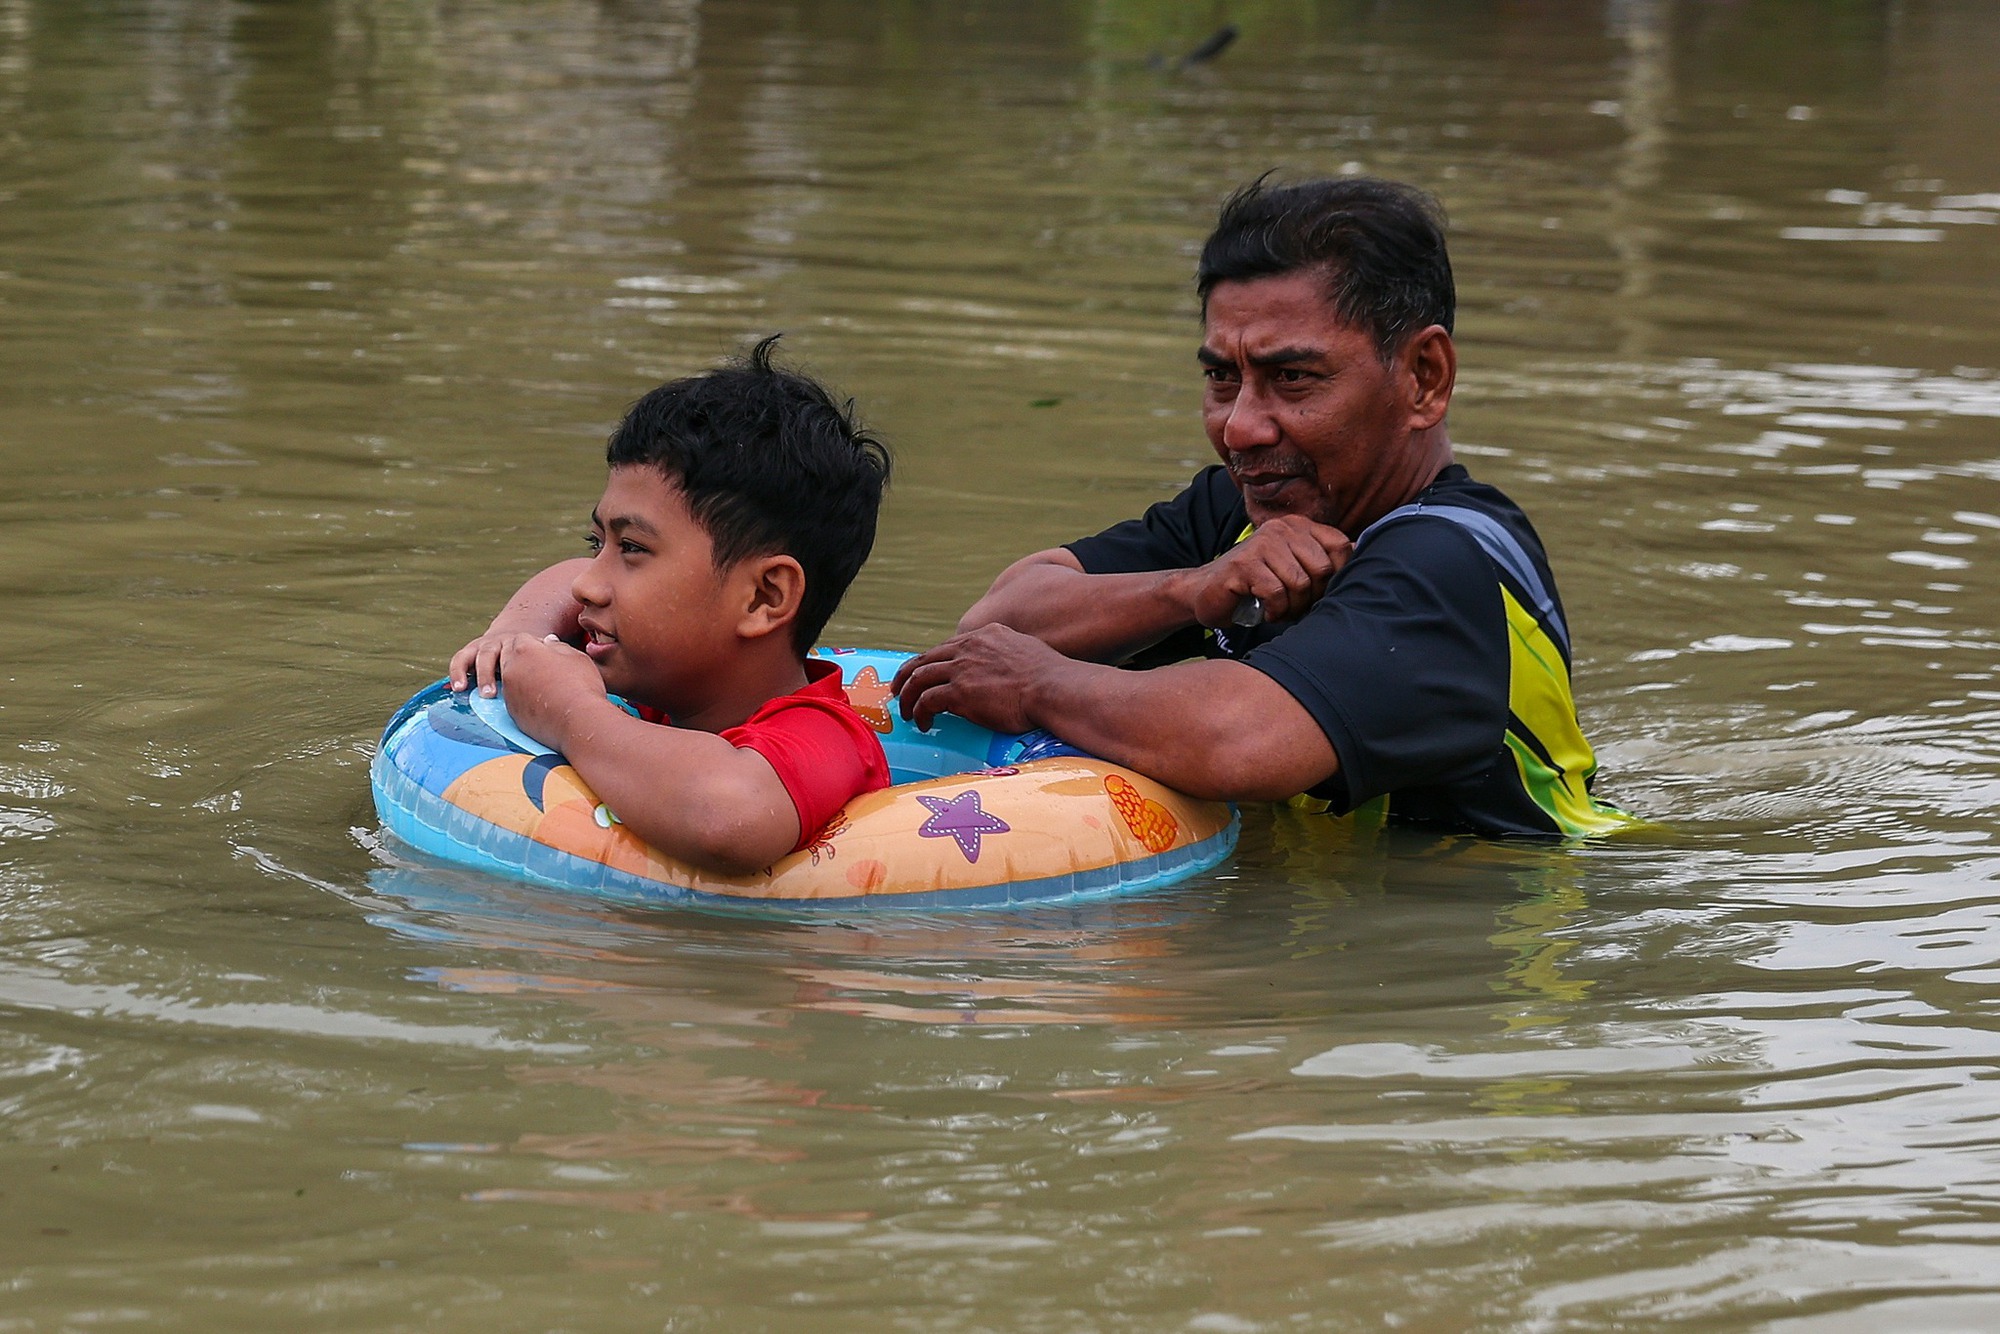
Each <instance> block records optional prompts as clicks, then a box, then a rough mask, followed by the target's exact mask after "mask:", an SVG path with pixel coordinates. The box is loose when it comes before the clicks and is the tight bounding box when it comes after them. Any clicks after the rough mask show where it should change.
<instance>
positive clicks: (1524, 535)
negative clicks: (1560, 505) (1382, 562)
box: [1361, 463, 1548, 570]
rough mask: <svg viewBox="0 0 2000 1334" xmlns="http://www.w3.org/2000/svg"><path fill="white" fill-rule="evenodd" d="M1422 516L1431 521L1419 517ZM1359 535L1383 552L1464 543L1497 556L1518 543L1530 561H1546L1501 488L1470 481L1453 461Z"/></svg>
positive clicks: (1521, 515) (1544, 564) (1519, 511)
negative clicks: (1421, 490) (1419, 490)
mask: <svg viewBox="0 0 2000 1334" xmlns="http://www.w3.org/2000/svg"><path fill="white" fill-rule="evenodd" d="M1425 519H1428V520H1430V522H1423V520H1425ZM1440 520H1442V521H1443V522H1439V521H1440ZM1496 539H1497V540H1496ZM1361 540H1362V544H1363V546H1364V547H1373V548H1376V549H1377V551H1378V553H1379V554H1385V555H1386V554H1388V553H1389V552H1391V551H1399V552H1405V553H1407V552H1410V551H1412V550H1436V549H1439V548H1443V549H1454V550H1463V549H1464V547H1465V545H1466V543H1467V542H1471V543H1473V544H1474V545H1477V546H1479V547H1481V548H1482V549H1484V550H1485V551H1486V552H1487V553H1488V554H1489V555H1496V556H1497V555H1498V554H1499V553H1500V551H1501V550H1503V549H1506V548H1515V547H1517V548H1519V549H1520V550H1521V551H1522V552H1523V553H1525V554H1526V555H1527V556H1528V558H1529V559H1530V560H1531V561H1532V562H1533V563H1534V564H1535V565H1537V566H1539V567H1541V568H1542V569H1544V570H1546V568H1547V565H1548V554H1547V552H1546V551H1545V550H1544V549H1543V546H1542V539H1541V535H1540V534H1539V533H1537V532H1536V531H1535V525H1534V524H1533V523H1532V522H1531V521H1530V520H1529V518H1528V515H1527V513H1526V511H1524V510H1523V509H1522V508H1521V507H1520V506H1519V505H1517V504H1516V503H1514V501H1513V500H1512V499H1511V498H1510V497H1508V496H1507V495H1506V493H1504V492H1503V491H1501V490H1500V488H1498V487H1496V486H1493V485H1491V484H1489V483H1486V482H1481V481H1477V480H1475V479H1474V478H1473V477H1472V475H1471V474H1470V473H1468V472H1467V471H1466V469H1465V467H1464V465H1463V464H1457V463H1454V464H1452V465H1451V466H1450V467H1448V468H1446V469H1445V470H1444V472H1443V473H1441V474H1439V476H1438V478H1437V480H1436V481H1434V482H1432V483H1431V485H1430V486H1428V487H1426V488H1425V489H1424V491H1423V492H1422V493H1420V494H1419V495H1418V496H1417V498H1416V499H1415V500H1413V501H1412V502H1410V503H1409V504H1407V505H1403V506H1401V507H1399V508H1397V509H1395V510H1392V511H1390V512H1389V513H1388V514H1387V515H1384V516H1383V517H1382V518H1380V519H1378V520H1376V521H1375V523H1374V524H1372V525H1371V526H1370V527H1369V529H1367V530H1366V531H1364V532H1363V533H1362V534H1361ZM1508 563H1510V562H1508V561H1505V560H1503V561H1502V564H1508Z"/></svg>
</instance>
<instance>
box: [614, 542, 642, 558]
mask: <svg viewBox="0 0 2000 1334" xmlns="http://www.w3.org/2000/svg"><path fill="white" fill-rule="evenodd" d="M618 549H619V550H620V551H622V552H624V553H625V554H626V555H628V556H643V555H645V554H646V548H644V547H642V546H640V545H639V544H638V543H637V542H630V541H627V542H620V543H619V544H618Z"/></svg>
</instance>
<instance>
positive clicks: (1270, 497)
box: [1235, 471, 1311, 507]
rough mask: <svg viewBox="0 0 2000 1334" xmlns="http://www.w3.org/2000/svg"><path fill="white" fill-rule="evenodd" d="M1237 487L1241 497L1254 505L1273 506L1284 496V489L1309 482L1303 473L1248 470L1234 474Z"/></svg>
mask: <svg viewBox="0 0 2000 1334" xmlns="http://www.w3.org/2000/svg"><path fill="white" fill-rule="evenodd" d="M1235 479H1236V486H1237V489H1238V490H1240V491H1242V493H1243V498H1244V499H1245V500H1247V501H1249V502H1250V503H1252V504H1255V505H1262V506H1266V507H1271V506H1275V505H1277V504H1278V502H1279V501H1280V500H1281V499H1282V498H1283V497H1284V494H1285V492H1286V490H1287V489H1288V488H1290V487H1292V486H1294V485H1296V484H1310V480H1311V479H1309V478H1307V477H1306V476H1305V475H1304V474H1303V473H1295V472H1249V471H1243V472H1238V473H1236V474H1235Z"/></svg>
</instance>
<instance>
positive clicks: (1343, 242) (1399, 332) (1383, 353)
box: [1195, 173, 1458, 364]
mask: <svg viewBox="0 0 2000 1334" xmlns="http://www.w3.org/2000/svg"><path fill="white" fill-rule="evenodd" d="M1269 181H1270V176H1269V174H1268V173H1267V174H1266V175H1264V176H1260V177H1258V178H1257V179H1256V180H1254V181H1252V182H1251V183H1250V184H1248V185H1246V186H1244V187H1243V188H1242V189H1241V190H1238V191H1237V192H1236V193H1235V194H1233V195H1231V196H1229V198H1228V200H1227V201H1225V202H1224V203H1223V205H1222V214H1221V216H1220V217H1219V218H1218V219H1217V220H1216V224H1215V230H1214V231H1213V232H1211V233H1210V234H1209V238H1208V242H1207V244H1205V245H1204V246H1202V248H1201V263H1200V265H1199V266H1198V267H1197V269H1196V270H1195V291H1196V292H1197V293H1198V294H1199V295H1200V297H1201V308H1202V312H1203V313H1204V314H1206V313H1207V311H1208V294H1209V293H1210V292H1211V291H1213V290H1214V288H1215V285H1216V284H1217V283H1222V282H1239V281H1244V280H1247V279H1252V278H1269V277H1273V276H1275V275H1278V274H1284V273H1297V272H1300V271H1302V270H1317V271H1319V272H1320V273H1321V275H1322V276H1323V277H1324V279H1325V282H1326V291H1327V299H1328V301H1329V302H1330V303H1331V304H1332V306H1333V312H1334V314H1335V315H1337V316H1339V318H1340V320H1341V322H1342V323H1344V324H1348V325H1352V326H1353V327H1354V328H1357V329H1363V330H1366V331H1367V333H1368V335H1369V336H1370V337H1371V338H1373V339H1374V341H1375V351H1376V354H1377V355H1378V356H1380V357H1381V359H1382V361H1383V362H1384V364H1387V363H1388V361H1389V360H1390V359H1391V358H1392V357H1393V356H1394V355H1395V352H1396V349H1397V348H1398V347H1400V346H1402V343H1403V340H1404V339H1405V338H1408V337H1409V336H1410V335H1411V334H1413V333H1416V332H1417V331H1418V330H1420V329H1425V328H1428V327H1430V326H1431V325H1433V324H1440V325H1443V326H1444V329H1445V332H1447V333H1449V332H1450V331H1451V323H1452V317H1453V315H1454V314H1456V312H1457V309H1458V295H1457V292H1456V290H1455V289H1454V287H1453V285H1452V278H1451V256H1450V255H1448V254H1447V253H1446V252H1445V244H1444V232H1445V216H1444V207H1443V206H1442V205H1441V204H1439V203H1438V201H1437V200H1436V199H1434V198H1433V197H1431V196H1430V195H1428V194H1426V193H1424V192H1423V191H1422V190H1419V189H1417V188H1416V187H1415V186H1411V185H1404V184H1402V183H1401V182H1399V181H1385V180H1381V179H1379V178H1377V177H1373V176H1341V177H1336V178H1334V179H1331V180H1316V181H1300V182H1299V183H1297V184H1296V185H1273V184H1270V183H1269Z"/></svg>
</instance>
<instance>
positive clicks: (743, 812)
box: [482, 634, 799, 875]
mask: <svg viewBox="0 0 2000 1334" xmlns="http://www.w3.org/2000/svg"><path fill="white" fill-rule="evenodd" d="M497 638H498V639H499V645H498V650H497V651H498V656H499V669H500V676H501V677H502V679H504V680H505V681H506V683H507V711H508V713H510V714H511V715H512V716H513V719H514V721H515V722H516V723H517V724H519V726H520V728H521V730H522V731H524V732H526V733H527V734H528V735H529V736H531V737H534V738H535V739H536V740H537V741H540V742H542V743H543V744H544V745H547V746H553V747H554V748H555V749H557V750H559V751H561V752H562V755H563V758H564V759H566V760H568V761H569V763H570V765H571V767H572V768H574V769H575V770H576V771H577V773H578V774H579V775H580V776H581V777H582V778H583V781H584V782H586V783H588V784H589V785H590V788H591V790H592V791H593V792H595V793H596V794H597V795H598V797H599V799H600V800H602V801H603V802H604V804H605V805H606V806H608V807H610V808H611V810H613V811H615V812H616V813H617V815H618V819H619V821H620V823H622V824H623V825H624V826H625V827H626V828H627V829H629V830H631V831H632V832H633V833H634V834H636V835H637V836H638V837H639V839H640V840H641V841H642V842H644V843H645V844H647V846H649V847H653V848H656V849H658V850H659V851H661V852H663V853H665V854H667V855H668V856H670V857H677V858H679V859H680V860H682V861H685V862H688V863H690V864H692V865H695V866H698V867H700V868H702V869H703V870H706V871H714V872H717V873H719V874H722V875H752V874H755V873H756V872H758V871H761V870H763V869H764V868H765V867H767V866H769V865H771V864H772V863H773V862H775V861H777V860H778V859H779V858H780V857H783V856H784V855H785V854H786V853H788V852H790V851H791V850H792V849H793V848H795V847H797V846H798V842H799V813H798V808H797V807H795V806H794V805H793V804H792V797H791V793H789V792H788V791H786V790H785V785H784V784H783V783H782V782H780V781H779V779H778V774H777V771H776V770H775V769H773V768H772V767H771V764H770V761H768V760H766V759H765V758H764V757H763V756H762V755H759V754H758V753H757V752H756V751H754V750H744V749H739V748H737V747H736V746H733V745H731V744H730V743H729V742H727V741H724V740H723V739H722V738H721V737H719V736H716V735H715V734H714V733H712V732H697V731H694V730H692V729H689V728H683V727H662V726H660V725H658V724H657V723H649V722H645V721H644V720H642V719H639V718H634V717H633V716H632V715H631V714H629V713H626V712H625V711H624V710H623V709H620V708H619V707H618V706H617V705H615V704H613V703H611V701H610V700H609V699H608V698H606V696H605V693H604V681H603V678H602V677H600V676H599V675H598V672H597V668H596V666H595V665H594V664H592V662H591V661H590V659H589V658H588V657H586V656H584V655H583V654H582V653H579V652H578V651H577V650H575V649H573V648H570V647H569V646H567V645H564V644H561V643H554V642H551V641H549V640H547V639H544V638H538V637H535V636H533V635H524V634H517V635H504V636H498V637H497ZM482 679H484V678H482Z"/></svg>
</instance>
